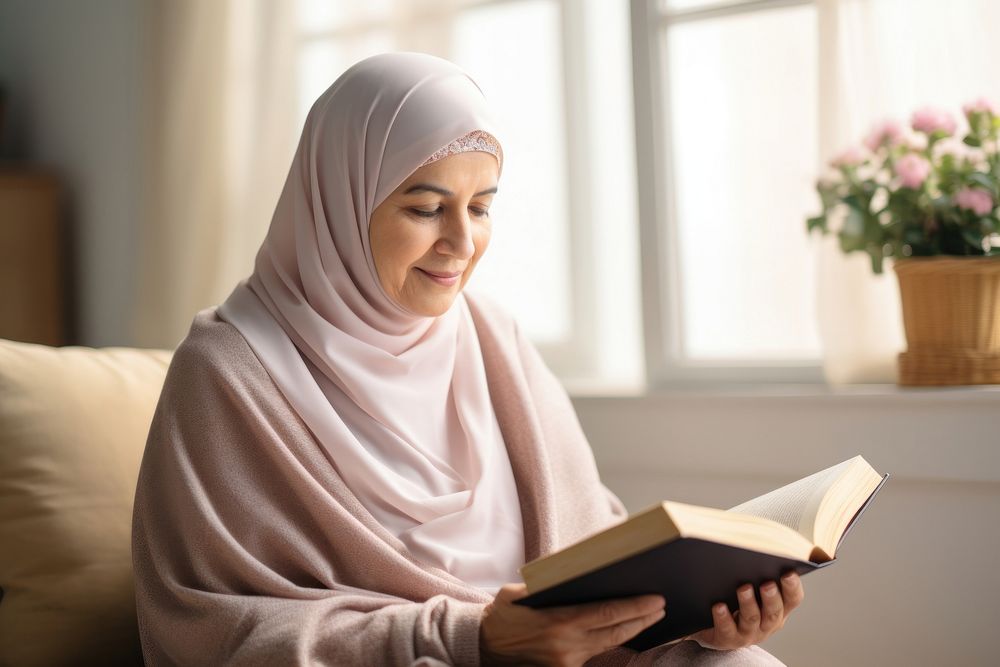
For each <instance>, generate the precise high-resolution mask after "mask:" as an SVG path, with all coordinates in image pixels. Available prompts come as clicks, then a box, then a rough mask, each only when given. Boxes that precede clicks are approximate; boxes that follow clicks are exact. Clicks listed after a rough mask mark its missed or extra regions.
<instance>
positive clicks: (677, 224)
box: [633, 0, 821, 385]
mask: <svg viewBox="0 0 1000 667" xmlns="http://www.w3.org/2000/svg"><path fill="white" fill-rule="evenodd" d="M633 33H634V34H633V37H634V40H635V41H634V48H635V51H636V64H637V71H636V76H637V84H636V86H637V92H638V93H641V94H644V95H645V96H646V97H645V99H644V100H639V105H638V106H637V108H638V109H639V114H638V115H637V122H638V127H639V137H640V138H639V146H640V147H641V150H640V155H639V157H640V173H641V174H642V175H643V176H642V178H641V179H640V182H641V184H642V201H643V216H642V231H643V234H642V239H643V247H644V252H645V255H644V258H643V259H644V267H646V270H645V271H644V277H645V279H644V283H643V291H644V304H645V308H644V314H645V315H646V318H645V333H646V338H647V339H646V353H647V372H648V374H649V377H650V382H651V383H652V384H659V385H685V384H692V383H701V382H743V381H751V382H760V381H768V380H771V381H783V382H795V381H815V380H819V379H820V378H821V375H820V342H819V336H818V333H817V331H816V326H815V322H816V316H815V305H814V304H815V294H816V291H815V283H814V275H815V270H814V267H813V265H812V253H810V252H809V246H808V244H809V239H808V237H807V236H806V235H805V234H804V233H803V222H802V221H803V220H804V219H805V218H806V217H807V215H808V214H809V212H810V211H811V210H812V209H814V208H815V206H816V202H815V195H814V191H813V178H814V175H815V173H816V168H817V165H818V164H819V158H818V144H819V130H818V122H817V119H818V110H817V99H818V72H819V67H818V46H817V45H818V29H817V14H816V8H815V6H814V5H813V3H812V2H789V1H787V0H778V1H775V2H766V1H765V2H760V1H749V2H730V3H724V4H720V3H718V2H715V3H708V2H698V1H696V0H683V1H682V0H669V1H667V2H664V3H655V2H647V3H644V2H638V3H634V7H633ZM637 99H638V97H637Z"/></svg>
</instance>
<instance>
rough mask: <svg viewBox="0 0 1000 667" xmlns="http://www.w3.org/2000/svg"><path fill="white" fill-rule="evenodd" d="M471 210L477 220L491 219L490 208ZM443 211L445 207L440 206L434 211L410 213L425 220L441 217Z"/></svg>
mask: <svg viewBox="0 0 1000 667" xmlns="http://www.w3.org/2000/svg"><path fill="white" fill-rule="evenodd" d="M469 210H470V211H472V214H473V215H474V216H476V217H477V218H486V217H489V215H490V210H489V209H488V208H470V209H469ZM443 211H444V207H443V206H439V207H437V208H436V209H434V210H433V211H425V210H423V209H420V208H411V209H410V212H411V213H412V214H413V215H415V216H417V217H418V218H425V219H432V218H436V217H438V216H439V215H441V213H442V212H443Z"/></svg>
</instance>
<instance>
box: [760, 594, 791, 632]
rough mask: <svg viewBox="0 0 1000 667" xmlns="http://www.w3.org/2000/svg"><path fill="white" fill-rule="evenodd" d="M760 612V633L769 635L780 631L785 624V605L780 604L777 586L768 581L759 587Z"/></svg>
mask: <svg viewBox="0 0 1000 667" xmlns="http://www.w3.org/2000/svg"><path fill="white" fill-rule="evenodd" d="M760 599H761V601H762V602H763V606H764V608H763V610H761V619H760V631H761V632H764V633H766V634H771V633H772V632H776V631H777V630H780V629H781V626H782V625H784V623H785V605H784V604H783V603H782V602H781V592H780V591H779V590H778V584H776V583H774V582H773V581H769V582H767V583H766V584H764V585H763V586H761V587H760Z"/></svg>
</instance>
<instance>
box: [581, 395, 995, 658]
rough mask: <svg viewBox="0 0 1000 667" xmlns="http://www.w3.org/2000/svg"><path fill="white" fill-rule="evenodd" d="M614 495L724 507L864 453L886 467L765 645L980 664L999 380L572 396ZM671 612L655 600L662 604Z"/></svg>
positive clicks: (637, 503) (804, 653) (985, 652)
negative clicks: (917, 386) (871, 498)
mask: <svg viewBox="0 0 1000 667" xmlns="http://www.w3.org/2000/svg"><path fill="white" fill-rule="evenodd" d="M574 403H575V405H576V408H577V410H578V413H579V416H580V420H581V423H582V425H583V427H584V429H585V431H586V432H587V435H588V437H589V438H590V441H591V444H592V446H593V448H594V451H595V455H596V457H597V461H598V465H599V467H600V469H601V472H602V476H603V478H604V481H605V483H606V484H607V485H608V486H609V487H610V488H611V489H612V490H613V491H615V492H616V493H617V494H618V495H619V496H620V497H621V498H622V500H623V501H624V502H625V503H626V505H628V507H629V509H630V510H637V509H641V508H643V507H645V506H648V505H651V504H654V503H656V502H658V501H660V500H665V499H670V500H680V501H686V502H692V503H697V504H703V505H709V506H714V507H722V508H726V507H731V506H733V505H735V504H738V503H739V502H742V501H743V500H747V499H749V498H752V497H755V496H757V495H760V494H762V493H764V492H767V491H770V490H771V489H774V488H776V487H778V486H780V485H782V484H785V483H787V482H790V481H793V480H795V479H798V478H800V477H804V476H806V475H808V474H809V473H811V472H815V471H817V470H820V469H821V468H824V467H827V466H829V465H832V464H834V463H838V462H840V461H842V460H844V459H847V458H849V457H851V456H854V455H855V454H859V453H860V454H862V455H863V456H865V458H866V459H867V460H868V461H869V462H870V463H871V464H872V465H873V466H874V467H875V468H876V469H877V470H879V471H880V472H888V473H890V474H891V477H890V479H889V481H888V482H887V484H886V486H885V487H884V488H883V490H882V492H881V493H880V495H879V497H878V499H877V500H876V502H875V503H874V504H873V505H872V507H871V508H870V509H869V510H868V512H867V513H866V514H865V516H864V517H863V520H862V521H861V522H860V523H859V525H858V526H857V527H856V529H855V530H854V531H852V533H851V534H850V536H849V537H848V538H847V540H845V543H844V548H843V550H842V552H841V559H840V560H839V562H838V563H837V564H836V565H834V566H833V567H831V568H829V569H826V570H823V571H821V572H818V573H815V574H813V575H810V576H809V577H807V578H806V579H805V580H804V583H805V588H806V595H807V599H806V602H805V604H804V605H803V607H802V608H801V609H800V610H798V611H796V613H795V615H794V617H793V618H792V619H791V620H790V622H789V624H788V625H787V626H786V628H785V629H784V630H783V631H782V632H780V633H779V634H777V635H776V636H775V637H774V638H773V639H772V640H770V641H769V642H767V643H766V644H765V648H767V649H768V650H770V651H772V652H773V653H774V654H775V655H776V656H778V657H779V658H781V659H782V660H784V661H785V662H786V663H787V664H789V665H809V666H810V667H813V666H815V667H822V666H824V665H900V666H903V665H907V666H909V665H992V664H997V662H998V660H997V648H996V639H995V634H994V633H995V631H996V630H995V628H996V626H997V623H998V622H1000V612H998V611H997V600H998V599H1000V574H998V573H997V569H996V563H997V554H998V553H1000V389H997V388H993V389H956V390H931V391H926V390H918V391H902V390H899V389H896V388H894V387H878V386H873V387H867V388H863V389H855V390H848V391H844V392H841V393H834V394H831V393H828V392H824V391H812V392H806V393H804V394H800V393H795V392H789V393H784V394H783V393H781V392H777V393H773V394H772V395H757V396H751V395H720V394H716V395H712V394H703V395H690V394H688V395H665V396H651V397H645V398H596V397H595V398H586V397H580V398H576V399H575V400H574ZM667 609H668V613H669V601H668V603H667Z"/></svg>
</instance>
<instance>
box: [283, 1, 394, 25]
mask: <svg viewBox="0 0 1000 667" xmlns="http://www.w3.org/2000/svg"><path fill="white" fill-rule="evenodd" d="M298 3H299V6H298V16H299V28H300V29H301V30H302V32H304V33H315V32H324V31H330V30H338V29H341V28H344V27H347V26H351V25H357V24H359V23H363V22H371V21H380V20H385V19H387V18H389V17H390V16H391V15H392V5H393V3H392V0H365V1H364V2H356V1H355V0H298Z"/></svg>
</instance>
